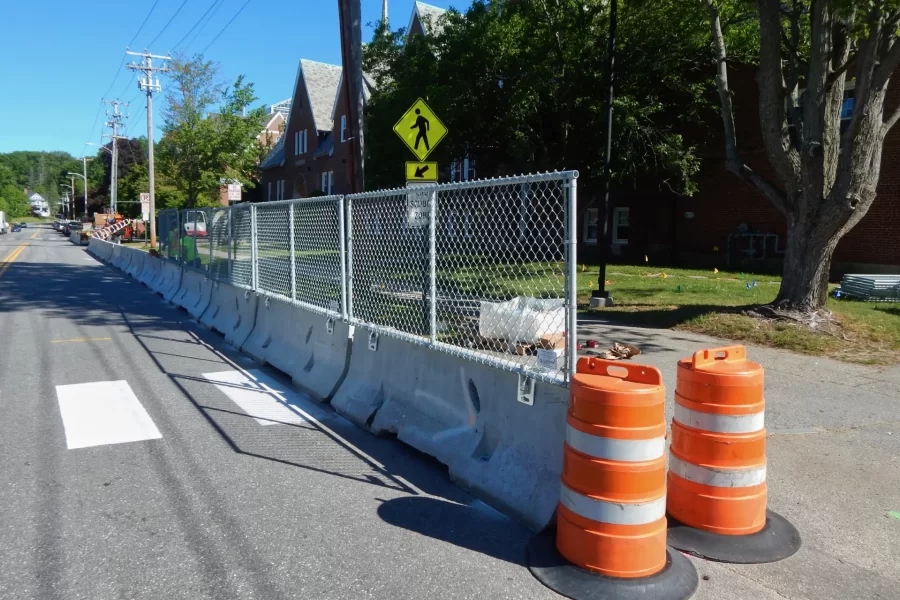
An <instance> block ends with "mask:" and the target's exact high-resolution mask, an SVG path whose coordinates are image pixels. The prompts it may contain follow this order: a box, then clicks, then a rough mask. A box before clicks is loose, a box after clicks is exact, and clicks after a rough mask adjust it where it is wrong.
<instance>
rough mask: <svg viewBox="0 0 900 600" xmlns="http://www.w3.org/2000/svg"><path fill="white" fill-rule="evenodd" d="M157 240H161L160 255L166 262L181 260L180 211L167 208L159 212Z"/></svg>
mask: <svg viewBox="0 0 900 600" xmlns="http://www.w3.org/2000/svg"><path fill="white" fill-rule="evenodd" d="M156 230H157V234H156V235H157V239H158V240H159V254H160V256H162V257H163V258H165V259H166V260H171V261H172V262H178V261H179V260H180V258H181V251H180V250H179V242H180V239H181V236H180V234H179V231H178V230H179V226H178V209H175V208H167V209H164V210H161V211H159V213H158V215H157V226H156Z"/></svg>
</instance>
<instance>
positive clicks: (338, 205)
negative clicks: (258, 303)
mask: <svg viewBox="0 0 900 600" xmlns="http://www.w3.org/2000/svg"><path fill="white" fill-rule="evenodd" d="M342 201H343V199H342V198H341V197H340V196H324V197H321V198H306V199H302V200H286V201H282V202H267V203H264V204H258V205H256V206H255V207H254V210H255V214H256V216H255V220H254V222H255V239H256V246H255V248H256V257H255V265H256V273H257V289H258V290H259V292H260V293H263V294H266V295H269V296H273V297H277V298H283V299H286V300H290V301H292V302H294V303H297V304H301V305H303V306H305V307H307V308H309V309H311V310H314V311H316V312H323V313H328V314H331V315H333V316H337V317H341V316H343V315H345V314H346V312H345V309H344V305H345V300H344V296H345V295H344V292H343V290H344V281H345V278H344V262H343V260H342V256H343V239H344V228H343V218H342V213H343V204H342Z"/></svg>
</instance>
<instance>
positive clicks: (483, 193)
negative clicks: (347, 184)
mask: <svg viewBox="0 0 900 600" xmlns="http://www.w3.org/2000/svg"><path fill="white" fill-rule="evenodd" d="M576 177H577V173H574V172H571V173H554V174H544V175H530V176H522V177H511V178H503V179H494V180H487V181H475V182H465V183H455V184H443V185H432V186H424V187H419V188H409V189H408V190H388V191H383V192H371V193H366V194H356V195H352V196H348V197H347V207H348V227H349V233H350V245H349V248H348V263H349V273H350V275H349V277H350V279H349V281H350V295H349V296H350V298H349V300H348V304H349V306H350V318H351V322H354V324H357V325H360V326H362V327H368V328H371V329H378V330H379V331H381V332H384V333H387V334H393V335H398V336H400V337H406V338H408V339H412V340H413V341H416V342H418V343H422V344H426V345H429V346H431V347H433V348H435V349H439V350H442V351H445V352H449V353H452V354H457V355H462V356H466V357H467V358H471V359H474V360H478V361H480V362H485V363H489V364H492V365H494V366H498V367H500V368H504V369H508V370H513V371H519V372H527V373H528V374H529V376H532V377H534V378H536V379H541V380H546V381H552V382H563V381H566V380H567V379H568V374H569V373H570V372H571V371H572V370H573V359H572V358H571V357H570V354H569V351H568V350H569V348H572V347H574V345H575V339H576V335H575V331H574V330H575V327H574V321H575V312H574V311H575V299H574V289H575V284H574V268H573V266H574V261H575V238H574V229H575V227H574V215H575V213H574V206H575V186H574V181H575V178H576Z"/></svg>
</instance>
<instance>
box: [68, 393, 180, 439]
mask: <svg viewBox="0 0 900 600" xmlns="http://www.w3.org/2000/svg"><path fill="white" fill-rule="evenodd" d="M56 397H57V399H58V400H59V412H60V414H61V415H62V420H63V427H64V428H65V431H66V446H68V448H69V450H73V449H75V448H89V447H91V446H105V445H108V444H124V443H126V442H140V441H143V440H156V439H159V438H161V437H162V434H161V433H160V432H159V429H157V428H156V425H155V424H154V423H153V419H151V418H150V415H148V414H147V411H146V410H145V409H144V407H143V405H142V404H141V402H140V400H138V399H137V396H135V395H134V392H133V391H131V387H130V386H129V385H128V382H127V381H95V382H93V383H78V384H74V385H58V386H56Z"/></svg>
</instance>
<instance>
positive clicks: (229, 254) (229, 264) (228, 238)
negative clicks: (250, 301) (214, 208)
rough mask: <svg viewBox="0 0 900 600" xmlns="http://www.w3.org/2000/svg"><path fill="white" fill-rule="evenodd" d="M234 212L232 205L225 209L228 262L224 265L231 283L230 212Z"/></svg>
mask: <svg viewBox="0 0 900 600" xmlns="http://www.w3.org/2000/svg"><path fill="white" fill-rule="evenodd" d="M232 212H234V207H233V206H229V207H228V209H227V210H226V211H225V216H226V217H227V218H228V223H226V225H225V227H226V229H227V233H226V240H227V243H228V263H227V266H226V269H227V271H226V272H227V273H228V283H233V282H234V280H233V279H232V278H231V213H232Z"/></svg>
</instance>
